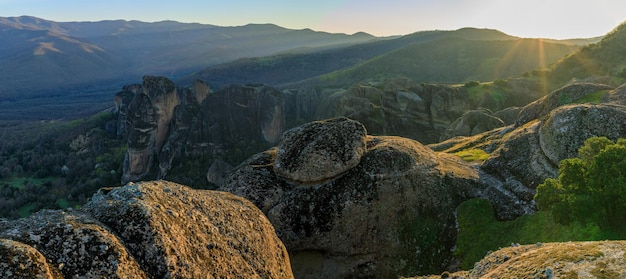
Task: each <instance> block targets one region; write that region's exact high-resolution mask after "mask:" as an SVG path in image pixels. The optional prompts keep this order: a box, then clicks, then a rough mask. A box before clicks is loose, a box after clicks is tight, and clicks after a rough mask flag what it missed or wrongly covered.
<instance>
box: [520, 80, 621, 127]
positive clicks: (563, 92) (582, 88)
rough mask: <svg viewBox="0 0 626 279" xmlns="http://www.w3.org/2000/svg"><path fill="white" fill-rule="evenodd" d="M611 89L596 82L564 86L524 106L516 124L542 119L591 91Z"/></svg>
mask: <svg viewBox="0 0 626 279" xmlns="http://www.w3.org/2000/svg"><path fill="white" fill-rule="evenodd" d="M611 89H613V87H611V86H608V85H604V84H594V83H575V84H570V85H566V86H563V87H561V88H559V89H557V90H555V91H553V92H551V93H550V94H548V95H546V96H544V97H543V98H541V99H538V100H536V101H534V102H532V103H530V104H528V105H526V106H524V107H523V108H522V110H521V111H520V112H519V116H518V119H517V121H516V122H515V125H516V126H522V125H524V124H525V123H528V122H529V121H532V120H535V119H542V118H543V117H545V116H547V115H548V114H549V113H550V112H551V111H552V110H553V109H556V108H557V107H559V106H563V105H567V104H571V103H574V102H576V101H578V100H579V99H581V98H583V97H584V96H586V95H588V94H590V93H594V92H597V91H602V90H611Z"/></svg>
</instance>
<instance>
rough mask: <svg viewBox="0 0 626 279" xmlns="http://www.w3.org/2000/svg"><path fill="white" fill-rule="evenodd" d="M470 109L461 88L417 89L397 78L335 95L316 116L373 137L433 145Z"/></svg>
mask: <svg viewBox="0 0 626 279" xmlns="http://www.w3.org/2000/svg"><path fill="white" fill-rule="evenodd" d="M381 88H382V89H381ZM469 109H470V102H469V98H468V94H467V91H465V89H464V88H457V87H451V86H444V85H432V84H423V85H418V84H415V83H414V82H413V81H411V80H408V79H403V78H399V79H390V80H387V81H385V82H384V83H382V84H380V85H377V86H375V85H370V84H356V85H353V86H351V87H350V88H348V89H347V90H344V91H338V92H336V93H334V94H333V95H331V96H329V97H328V99H327V100H325V102H324V105H323V106H320V112H319V113H318V115H317V116H318V117H329V118H330V117H341V116H344V117H348V118H351V119H354V120H356V121H359V122H361V123H363V125H365V127H366V128H367V130H368V132H369V133H371V134H374V135H401V136H403V137H408V138H412V139H415V140H418V141H420V142H423V143H433V142H437V141H438V140H439V137H440V135H441V133H442V132H443V131H444V130H445V129H447V128H448V126H449V125H450V124H451V123H452V122H453V121H454V120H455V119H457V118H459V117H460V116H461V115H462V114H463V113H464V112H465V111H467V110H469ZM329 110H330V111H329Z"/></svg>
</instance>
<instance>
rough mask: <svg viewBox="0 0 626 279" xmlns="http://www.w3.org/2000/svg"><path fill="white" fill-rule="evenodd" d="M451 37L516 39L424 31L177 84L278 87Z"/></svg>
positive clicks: (227, 67)
mask: <svg viewBox="0 0 626 279" xmlns="http://www.w3.org/2000/svg"><path fill="white" fill-rule="evenodd" d="M451 37H457V38H464V39H468V40H514V39H517V38H516V37H513V36H510V35H507V34H504V33H502V32H500V31H497V30H491V29H476V28H463V29H459V30H455V31H423V32H417V33H414V34H410V35H406V36H402V37H399V38H394V39H387V40H381V41H375V42H370V43H362V44H357V45H353V46H348V47H345V48H337V49H331V50H324V51H317V52H311V53H305V54H284V55H276V56H271V57H256V58H245V59H240V60H237V61H234V62H230V63H226V64H221V65H216V66H211V67H209V68H206V69H204V70H202V71H200V72H198V73H196V74H194V75H192V76H190V77H187V78H183V79H181V80H180V82H181V83H183V84H190V83H191V82H192V81H193V80H194V79H202V80H206V81H208V82H209V83H210V84H211V85H213V86H218V87H221V86H224V85H228V84H231V83H265V84H270V85H281V84H286V83H293V82H297V81H300V80H304V79H308V78H312V77H315V76H318V75H322V74H326V73H329V72H332V71H335V70H339V69H344V68H347V67H350V66H353V65H356V64H358V63H362V62H365V61H367V60H369V59H372V58H374V57H376V56H380V55H383V54H386V53H389V52H392V51H394V50H397V49H400V48H403V47H406V46H408V45H412V44H422V43H427V42H432V41H436V40H440V39H443V38H451Z"/></svg>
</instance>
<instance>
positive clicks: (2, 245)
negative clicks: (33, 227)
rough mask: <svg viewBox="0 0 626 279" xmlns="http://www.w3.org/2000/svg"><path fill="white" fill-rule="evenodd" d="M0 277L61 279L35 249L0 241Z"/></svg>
mask: <svg viewBox="0 0 626 279" xmlns="http://www.w3.org/2000/svg"><path fill="white" fill-rule="evenodd" d="M0 277H2V278H23V279H35V278H38V279H44V278H45V279H57V278H58V279H62V278H63V276H62V275H61V273H60V272H59V271H58V270H57V268H56V267H55V266H51V265H49V264H48V262H47V261H46V257H44V256H43V255H42V254H41V253H40V252H39V251H37V249H35V248H34V247H32V246H29V245H26V244H24V243H21V242H18V241H13V240H8V239H0Z"/></svg>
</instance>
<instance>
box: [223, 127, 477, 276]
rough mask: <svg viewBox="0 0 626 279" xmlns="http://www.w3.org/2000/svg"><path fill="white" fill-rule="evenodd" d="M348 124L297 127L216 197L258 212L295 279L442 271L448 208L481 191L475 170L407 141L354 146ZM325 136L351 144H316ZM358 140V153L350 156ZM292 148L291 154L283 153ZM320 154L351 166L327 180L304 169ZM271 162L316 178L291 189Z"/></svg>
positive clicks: (357, 133)
mask: <svg viewBox="0 0 626 279" xmlns="http://www.w3.org/2000/svg"><path fill="white" fill-rule="evenodd" d="M357 124H358V122H355V121H353V120H349V119H345V118H344V119H334V120H330V121H325V122H317V123H314V124H310V125H303V126H301V127H299V128H298V129H297V130H296V131H294V132H293V134H291V135H289V134H288V135H287V136H285V137H284V138H283V140H285V141H289V142H281V143H280V144H279V145H278V148H276V149H271V150H268V151H266V152H263V153H260V154H257V155H255V156H253V157H252V158H250V159H249V160H247V161H246V162H244V163H243V164H241V165H240V166H239V167H237V168H236V169H235V171H234V172H233V174H231V176H230V180H229V182H228V183H226V184H225V185H224V186H223V187H221V188H220V189H221V190H224V191H229V192H232V193H234V194H237V195H240V196H242V197H245V198H247V199H249V200H251V201H252V202H253V203H255V205H257V206H258V207H259V208H261V210H262V211H263V212H264V213H265V214H266V215H267V216H268V218H269V220H270V221H271V222H272V224H273V225H274V226H275V228H276V231H277V234H278V235H279V237H280V238H281V240H283V242H284V243H285V245H286V247H287V249H288V250H289V252H290V255H291V259H292V263H293V268H294V273H295V275H296V277H298V278H353V277H366V278H367V277H372V278H387V277H389V278H391V277H398V276H400V275H411V274H416V273H425V272H429V271H441V270H443V268H445V267H446V266H448V265H449V264H450V262H449V261H450V259H451V258H452V257H451V255H452V252H451V249H452V247H453V246H454V242H455V236H456V223H455V217H454V211H455V208H456V207H457V206H458V205H459V203H460V202H462V201H463V200H465V199H467V198H469V197H475V196H477V195H479V194H480V191H481V189H480V186H479V185H478V183H477V182H478V174H477V171H476V169H474V168H472V167H471V166H469V165H468V164H465V163H464V162H462V161H460V159H458V158H457V157H455V156H452V155H447V154H435V153H434V152H433V151H432V150H430V149H428V148H427V147H424V146H423V145H422V144H420V143H419V142H417V141H413V140H410V139H406V138H400V137H377V136H365V137H363V132H364V129H363V128H362V127H360V125H357ZM320 126H324V127H323V128H320ZM346 127H351V128H350V129H348V128H346ZM328 135H335V136H337V137H338V138H341V139H347V138H349V139H351V140H349V141H343V140H340V141H333V140H330V143H329V144H330V145H324V143H322V142H318V141H319V139H321V138H324V137H325V136H328ZM293 137H296V138H293ZM362 140H364V141H365V145H364V147H363V153H362V155H361V156H356V154H358V153H359V152H356V151H355V145H356V146H358V147H359V148H360V146H361V141H362ZM290 142H291V143H290ZM333 142H334V143H337V142H341V143H342V144H334V143H333ZM290 144H293V146H290ZM296 146H301V147H302V149H301V150H300V152H287V150H290V148H295V147H296ZM331 147H332V148H331ZM329 148H330V149H332V153H335V154H352V155H350V156H346V157H345V158H355V159H356V160H357V164H356V165H354V166H353V167H348V166H350V165H352V164H343V166H342V167H338V169H341V170H342V171H338V172H337V173H335V174H334V175H333V174H330V173H328V172H327V171H326V170H325V169H324V168H322V169H319V168H317V167H315V166H313V164H315V163H316V162H317V161H315V159H316V158H318V157H316V156H317V154H321V152H328V151H330V150H328V149H329ZM357 149H358V148H357ZM310 156H313V157H310ZM332 156H334V155H329V156H327V157H332ZM280 157H282V158H281V159H280V160H281V161H282V162H289V163H290V164H291V165H293V166H299V167H302V168H305V167H306V166H308V167H306V168H309V172H311V173H312V172H315V171H317V170H320V173H323V174H324V175H323V176H320V177H316V178H315V179H312V180H307V181H304V182H303V181H302V179H294V178H293V177H292V176H291V174H289V173H287V174H284V173H283V171H280V170H279V169H280V168H283V167H284V166H283V165H282V163H281V164H278V162H279V158H280ZM340 157H341V156H340ZM345 158H344V159H345ZM322 159H325V158H322ZM311 160H313V161H311ZM344 161H348V160H344ZM320 162H321V161H320ZM324 164H327V163H320V165H324ZM328 166H332V164H328ZM322 178H323V179H322Z"/></svg>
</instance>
